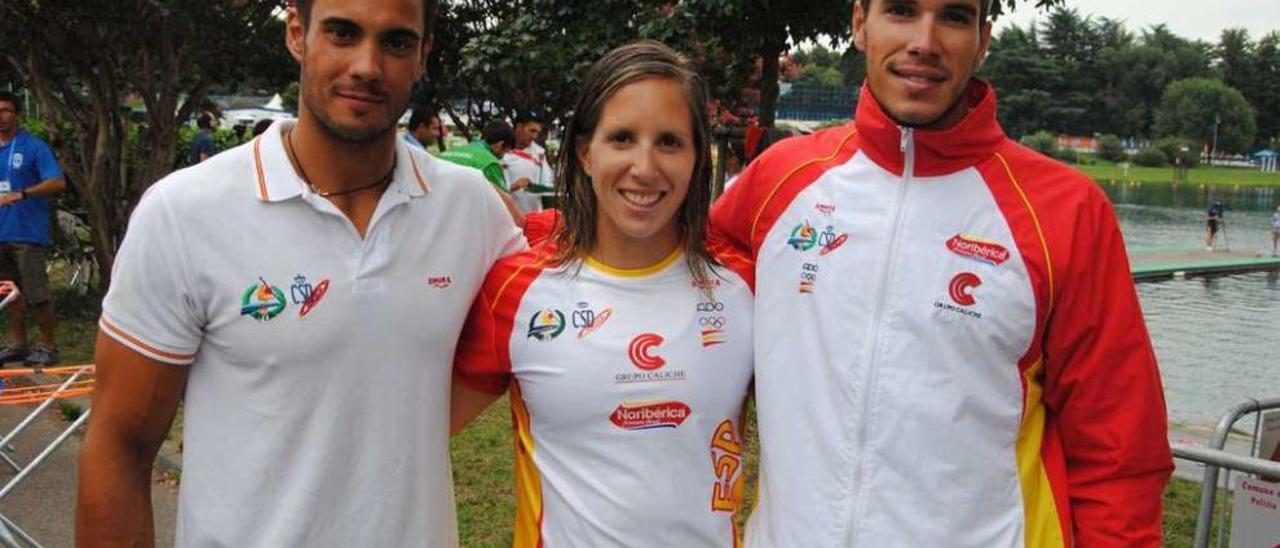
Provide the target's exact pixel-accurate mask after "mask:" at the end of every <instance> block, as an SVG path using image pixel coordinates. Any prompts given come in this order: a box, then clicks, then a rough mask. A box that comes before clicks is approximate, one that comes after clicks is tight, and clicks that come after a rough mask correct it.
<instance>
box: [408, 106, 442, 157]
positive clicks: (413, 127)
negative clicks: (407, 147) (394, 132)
mask: <svg viewBox="0 0 1280 548" xmlns="http://www.w3.org/2000/svg"><path fill="white" fill-rule="evenodd" d="M404 140H405V141H408V142H409V144H411V145H413V146H416V147H418V148H420V149H423V150H425V151H427V152H432V153H434V151H432V148H434V147H436V146H437V145H438V144H439V143H440V116H438V115H436V113H434V112H429V111H425V110H422V109H414V111H413V114H410V115H409V131H406V132H405V134H404Z"/></svg>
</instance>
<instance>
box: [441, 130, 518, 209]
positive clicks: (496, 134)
mask: <svg viewBox="0 0 1280 548" xmlns="http://www.w3.org/2000/svg"><path fill="white" fill-rule="evenodd" d="M515 143H516V136H515V132H513V131H512V130H511V126H510V125H509V124H507V123H506V122H503V121H502V120H493V121H491V122H489V123H487V124H485V126H484V129H483V130H482V131H481V132H480V139H478V140H476V141H472V142H471V143H470V144H468V145H467V146H462V147H454V148H451V149H449V150H446V151H444V152H442V153H440V159H442V160H446V161H449V162H453V163H455V164H458V165H463V166H467V167H470V168H474V169H478V170H480V172H481V173H483V174H484V178H485V179H487V180H488V181H489V183H490V184H492V185H493V189H494V190H495V191H496V192H497V193H498V196H499V197H501V198H502V203H503V204H504V205H506V207H507V211H508V212H509V213H510V214H511V219H512V220H513V221H515V223H516V225H517V226H524V213H523V212H521V211H520V206H519V205H517V204H516V202H515V200H514V199H513V198H512V197H511V190H510V189H509V188H508V187H507V176H506V172H505V171H503V169H502V162H501V161H500V160H498V158H501V157H502V156H503V155H504V154H506V152H507V150H508V149H510V148H511V147H513V146H515Z"/></svg>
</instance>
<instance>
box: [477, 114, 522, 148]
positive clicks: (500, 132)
mask: <svg viewBox="0 0 1280 548" xmlns="http://www.w3.org/2000/svg"><path fill="white" fill-rule="evenodd" d="M480 139H482V140H483V141H484V142H486V143H488V144H490V145H492V144H494V143H504V144H506V145H507V148H515V146H516V132H515V131H514V130H512V129H511V125H510V124H507V123H506V122H503V121H502V120H494V121H492V122H489V123H487V124H485V125H484V131H481V132H480Z"/></svg>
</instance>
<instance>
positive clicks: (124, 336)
mask: <svg viewBox="0 0 1280 548" xmlns="http://www.w3.org/2000/svg"><path fill="white" fill-rule="evenodd" d="M98 325H99V326H101V327H102V329H103V331H106V332H107V334H108V335H111V338H113V339H117V340H119V341H121V342H123V343H127V344H128V345H130V346H133V347H135V348H136V349H137V350H141V351H143V352H144V353H147V354H151V355H153V356H155V357H158V358H163V359H165V360H170V361H173V362H179V363H183V364H188V363H191V362H193V361H195V359H196V356H195V354H175V353H173V352H165V351H164V350H160V349H158V348H156V347H154V346H151V345H149V344H147V343H145V342H142V341H141V340H140V339H138V338H137V337H134V336H133V335H130V334H129V333H128V332H126V331H125V330H123V329H120V328H119V327H116V325H115V324H113V323H111V322H110V321H108V320H107V317H106V316H103V317H101V318H99V319H98Z"/></svg>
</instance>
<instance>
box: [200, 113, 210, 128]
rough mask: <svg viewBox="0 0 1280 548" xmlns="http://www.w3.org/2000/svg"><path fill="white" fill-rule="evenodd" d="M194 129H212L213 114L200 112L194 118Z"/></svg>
mask: <svg viewBox="0 0 1280 548" xmlns="http://www.w3.org/2000/svg"><path fill="white" fill-rule="evenodd" d="M196 127H199V128H200V129H213V114H210V113H208V112H201V113H200V115H199V116H196Z"/></svg>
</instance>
